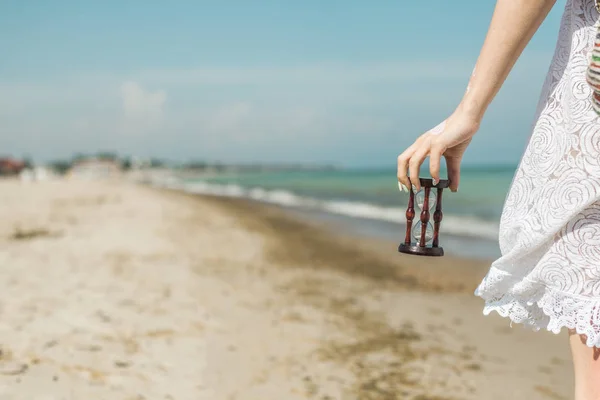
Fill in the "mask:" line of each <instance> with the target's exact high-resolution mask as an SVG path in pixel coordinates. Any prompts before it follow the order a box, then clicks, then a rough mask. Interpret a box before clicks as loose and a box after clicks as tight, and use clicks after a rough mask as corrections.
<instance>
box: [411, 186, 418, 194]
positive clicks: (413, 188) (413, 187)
mask: <svg viewBox="0 0 600 400" xmlns="http://www.w3.org/2000/svg"><path fill="white" fill-rule="evenodd" d="M412 190H413V192H415V193H416V192H417V187H416V186H415V185H412Z"/></svg>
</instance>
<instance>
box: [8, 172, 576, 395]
mask: <svg viewBox="0 0 600 400" xmlns="http://www.w3.org/2000/svg"><path fill="white" fill-rule="evenodd" d="M0 217H1V220H2V224H0V267H1V268H2V269H1V273H0V285H1V286H0V287H2V288H3V292H2V298H1V303H0V312H1V316H2V318H1V322H0V399H86V400H87V399H123V400H126V399H129V400H131V399H140V400H141V399H176V400H184V399H193V400H201V399H210V400H221V399H222V400H234V399H236V400H237V399H239V400H246V399H247V400H294V399H318V400H326V399H329V400H334V399H335V400H376V399H381V400H392V399H415V400H417V399H418V400H449V399H457V400H458V399H556V400H558V399H565V400H566V399H569V398H571V397H570V393H571V387H572V373H571V370H570V361H569V353H568V347H567V340H566V333H564V334H562V335H558V336H556V335H553V334H551V333H547V332H539V333H533V332H530V331H528V330H526V329H523V328H520V327H518V326H515V327H514V328H510V327H509V325H508V321H507V320H504V319H502V318H500V317H497V316H490V317H484V316H482V314H481V306H482V304H481V301H480V300H479V299H477V298H474V296H473V295H472V292H473V290H474V288H475V286H476V284H477V283H478V281H479V279H480V278H481V277H482V276H483V275H484V274H485V272H486V268H487V264H486V263H483V264H482V263H481V262H475V261H469V260H460V259H455V258H450V257H443V258H441V259H424V258H419V257H414V256H412V257H411V256H406V255H400V254H398V253H397V252H396V251H395V244H393V243H382V242H370V241H366V240H358V239H356V238H347V237H342V236H340V235H336V234H333V233H332V232H330V231H329V230H331V228H333V230H335V227H329V228H330V229H329V230H328V229H324V228H323V227H320V226H315V225H309V224H306V223H303V222H300V221H297V220H295V219H293V218H291V217H289V216H288V215H286V214H285V213H284V212H283V211H282V210H280V209H277V208H274V207H270V206H265V205H260V204H256V203H251V202H247V201H240V200H226V199H218V198H200V197H193V196H189V195H184V194H180V193H175V192H168V191H161V190H157V189H151V188H147V187H140V186H135V185H133V184H128V183H122V182H103V183H98V182H77V181H57V182H46V183H36V184H20V183H19V182H15V181H0Z"/></svg>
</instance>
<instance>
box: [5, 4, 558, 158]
mask: <svg viewBox="0 0 600 400" xmlns="http://www.w3.org/2000/svg"><path fill="white" fill-rule="evenodd" d="M493 8H494V2H493V1H478V2H474V1H467V0H456V1H454V2H451V3H449V2H447V1H442V0H429V1H405V0H377V1H370V2H366V1H355V0H344V1H338V0H329V1H322V0H303V1H285V0H279V1H275V0H256V1H246V0H238V1H233V0H229V1H220V2H212V1H210V2H209V1H202V0H196V1H184V0H180V1H178V2H170V3H168V2H163V1H134V0H131V1H127V2H122V1H112V0H105V1H94V2H90V1H88V2H81V1H76V0H71V1H68V0H55V1H43V0H37V1H36V0H28V1H19V0H5V1H2V2H0V54H1V56H0V155H1V154H4V155H13V156H17V157H21V156H29V157H32V158H33V159H34V160H36V161H48V160H53V159H58V158H65V157H70V156H71V155H72V154H73V153H75V152H79V153H91V152H97V151H115V152H118V153H119V154H121V155H133V156H139V157H150V156H154V157H161V158H165V159H169V160H173V161H187V160H192V159H194V160H205V161H209V162H217V161H218V162H228V163H250V162H264V163H279V162H284V163H298V162H300V163H319V164H322V163H326V164H335V165H339V166H347V167H370V166H386V165H393V164H394V163H395V160H396V157H397V155H398V154H399V153H401V152H402V151H403V150H404V148H406V147H407V146H408V145H410V144H411V143H412V142H413V140H414V139H415V138H416V137H417V136H418V135H420V134H421V133H423V132H424V131H426V130H428V129H430V128H432V127H434V126H435V125H437V124H438V123H439V122H441V121H442V120H443V119H445V118H446V117H447V116H448V115H449V114H450V113H451V112H452V111H453V109H454V108H455V107H456V105H457V103H458V101H460V98H461V97H462V95H463V93H464V91H465V88H466V85H467V81H468V79H469V76H470V74H471V71H472V70H473V66H474V64H475V61H476V59H477V55H478V52H479V49H480V47H481V45H482V43H483V40H484V38H485V33H486V31H487V27H488V24H489V21H490V18H491V15H492V12H493ZM563 8H564V0H563V1H560V0H559V1H558V2H557V5H556V6H555V8H554V10H553V11H552V13H551V14H550V16H549V17H548V19H547V20H546V21H545V22H544V24H543V26H542V27H541V28H540V30H539V31H538V33H537V34H536V36H535V37H534V38H533V40H532V41H531V43H530V44H529V46H528V47H527V49H526V50H525V52H524V54H523V55H522V57H521V59H520V60H519V62H518V63H517V65H516V66H515V68H514V70H513V72H512V73H511V75H510V77H509V78H508V80H507V82H506V83H505V86H504V87H503V89H502V90H501V92H500V94H499V95H498V96H497V98H496V99H495V101H494V103H493V104H492V106H491V107H490V109H489V111H488V113H487V115H486V117H485V119H484V121H483V124H482V127H481V129H480V131H479V132H478V134H477V136H476V137H475V139H474V140H473V142H472V144H471V145H470V147H469V149H468V150H467V153H466V156H465V160H464V162H465V163H470V164H481V163H492V164H498V163H510V164H514V163H516V162H518V160H519V158H520V157H521V155H522V152H523V150H524V146H525V145H526V141H527V139H528V137H529V135H530V131H531V125H532V123H533V118H534V113H535V109H536V106H537V102H538V97H539V93H540V90H541V86H542V83H543V80H544V77H545V74H546V72H547V70H548V65H549V63H550V60H551V57H552V54H553V51H554V47H555V44H556V39H557V34H558V28H559V23H560V17H561V14H562V10H563Z"/></svg>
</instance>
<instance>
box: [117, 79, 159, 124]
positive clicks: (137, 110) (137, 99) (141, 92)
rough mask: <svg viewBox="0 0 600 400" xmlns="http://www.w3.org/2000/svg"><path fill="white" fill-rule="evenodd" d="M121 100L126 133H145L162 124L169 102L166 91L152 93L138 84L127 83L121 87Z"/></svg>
mask: <svg viewBox="0 0 600 400" xmlns="http://www.w3.org/2000/svg"><path fill="white" fill-rule="evenodd" d="M121 100H122V105H123V125H122V129H123V131H124V132H126V133H143V132H146V131H148V130H152V129H155V128H157V127H158V126H159V125H160V124H161V123H162V121H163V114H164V107H165V102H166V100H167V95H166V93H165V92H164V91H161V90H159V91H156V92H150V91H147V90H145V89H144V88H142V87H141V86H140V85H139V84H138V83H136V82H125V83H123V84H122V85H121Z"/></svg>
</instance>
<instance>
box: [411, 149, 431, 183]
mask: <svg viewBox="0 0 600 400" xmlns="http://www.w3.org/2000/svg"><path fill="white" fill-rule="evenodd" d="M429 151H430V143H429V142H424V143H423V144H422V145H421V146H420V147H419V148H418V149H417V150H416V151H415V152H414V154H413V155H412V157H411V158H410V161H409V163H408V169H409V173H410V182H411V183H412V185H413V187H414V190H415V192H418V191H419V190H420V189H421V182H420V181H419V170H420V169H421V164H423V161H425V159H426V158H427V155H428V154H429Z"/></svg>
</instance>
